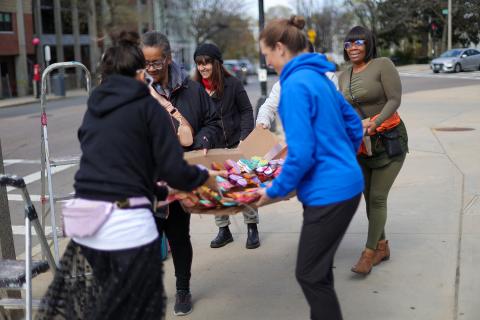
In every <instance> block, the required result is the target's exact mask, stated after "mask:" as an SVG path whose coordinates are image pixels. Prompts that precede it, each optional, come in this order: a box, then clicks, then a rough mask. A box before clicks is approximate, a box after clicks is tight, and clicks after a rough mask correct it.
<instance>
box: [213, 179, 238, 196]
mask: <svg viewBox="0 0 480 320" xmlns="http://www.w3.org/2000/svg"><path fill="white" fill-rule="evenodd" d="M215 180H216V181H217V185H218V188H220V191H222V192H226V191H229V190H230V189H232V188H233V187H234V186H233V184H231V183H230V182H229V181H228V180H227V179H225V178H223V177H220V176H217V177H216V178H215Z"/></svg>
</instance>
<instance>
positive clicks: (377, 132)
mask: <svg viewBox="0 0 480 320" xmlns="http://www.w3.org/2000/svg"><path fill="white" fill-rule="evenodd" d="M344 58H345V61H350V62H351V66H350V67H349V68H348V69H347V70H345V71H344V72H343V73H342V74H341V75H340V77H339V85H340V90H341V91H342V93H343V95H344V96H345V98H346V99H347V100H348V101H349V102H350V103H351V104H352V105H353V106H354V107H355V109H356V110H357V112H358V114H359V115H360V116H361V118H362V119H363V127H364V130H365V138H364V145H363V146H362V148H361V152H360V153H359V155H358V157H357V159H358V162H359V163H360V166H361V167H362V170H363V175H364V178H365V190H364V197H365V202H366V207H367V208H366V209H367V218H368V238H367V242H366V245H365V249H364V250H363V252H362V254H361V256H360V259H359V260H358V262H357V263H356V264H355V265H354V266H353V267H352V271H353V272H355V273H359V274H363V275H367V274H369V273H370V272H371V270H372V267H373V266H375V265H378V264H379V263H381V262H382V261H385V260H388V259H389V258H390V248H389V245H388V240H386V238H385V224H386V220H387V197H388V193H389V191H390V188H391V187H392V185H393V182H394V181H395V178H396V177H397V175H398V173H399V172H400V169H401V168H402V165H403V162H404V160H405V155H406V153H407V152H408V146H407V141H408V137H407V131H406V129H405V125H404V124H403V122H402V121H401V120H400V117H399V116H398V114H397V113H396V111H397V109H398V108H399V107H400V101H401V96H402V84H401V82H400V77H399V74H398V71H397V70H396V69H395V66H394V65H393V63H392V62H391V61H390V59H388V58H377V49H376V41H375V36H374V35H373V34H372V32H371V31H370V30H368V29H366V28H363V27H359V26H357V27H354V28H353V29H352V30H350V32H349V33H348V34H347V36H346V38H345V45H344Z"/></svg>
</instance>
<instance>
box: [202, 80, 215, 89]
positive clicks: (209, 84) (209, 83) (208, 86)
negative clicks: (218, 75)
mask: <svg viewBox="0 0 480 320" xmlns="http://www.w3.org/2000/svg"><path fill="white" fill-rule="evenodd" d="M202 84H203V86H204V87H205V89H207V90H208V91H212V89H213V84H212V80H209V79H205V78H202Z"/></svg>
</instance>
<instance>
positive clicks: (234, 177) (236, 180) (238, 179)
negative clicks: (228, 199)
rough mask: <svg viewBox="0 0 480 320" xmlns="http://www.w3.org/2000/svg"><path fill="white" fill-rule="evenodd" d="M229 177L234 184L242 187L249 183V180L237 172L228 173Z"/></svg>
mask: <svg viewBox="0 0 480 320" xmlns="http://www.w3.org/2000/svg"><path fill="white" fill-rule="evenodd" d="M228 179H229V180H230V181H231V182H232V183H233V184H234V185H239V186H241V187H246V186H247V185H248V182H247V180H246V179H245V178H244V177H242V176H239V175H236V174H230V175H228Z"/></svg>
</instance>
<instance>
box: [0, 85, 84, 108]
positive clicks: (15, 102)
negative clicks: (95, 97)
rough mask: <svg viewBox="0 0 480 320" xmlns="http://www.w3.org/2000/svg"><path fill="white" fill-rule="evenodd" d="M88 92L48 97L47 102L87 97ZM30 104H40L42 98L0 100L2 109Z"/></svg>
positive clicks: (81, 90) (68, 92)
mask: <svg viewBox="0 0 480 320" xmlns="http://www.w3.org/2000/svg"><path fill="white" fill-rule="evenodd" d="M86 94H87V92H86V90H85V89H74V90H68V91H66V92H65V97H62V96H55V95H51V94H49V95H47V100H48V101H50V100H60V99H66V98H73V97H80V96H84V95H86ZM30 103H40V98H39V99H37V98H35V97H34V96H26V97H18V98H7V99H0V108H11V107H17V106H22V105H25V104H30Z"/></svg>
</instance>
